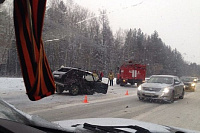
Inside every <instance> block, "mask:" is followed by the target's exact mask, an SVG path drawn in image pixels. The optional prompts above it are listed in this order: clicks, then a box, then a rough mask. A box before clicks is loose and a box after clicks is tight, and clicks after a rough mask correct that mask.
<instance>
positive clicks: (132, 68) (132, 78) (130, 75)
mask: <svg viewBox="0 0 200 133" xmlns="http://www.w3.org/2000/svg"><path fill="white" fill-rule="evenodd" d="M145 76H146V65H141V64H134V63H133V62H132V61H129V62H128V63H124V64H123V65H122V66H121V67H120V68H119V73H117V80H116V83H117V84H120V86H124V85H126V84H127V83H130V84H131V85H134V84H135V83H137V86H139V85H140V84H142V83H143V82H144V81H145Z"/></svg>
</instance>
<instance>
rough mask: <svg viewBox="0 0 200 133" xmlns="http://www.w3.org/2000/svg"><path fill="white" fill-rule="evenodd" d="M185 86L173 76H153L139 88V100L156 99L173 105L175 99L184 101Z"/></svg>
mask: <svg viewBox="0 0 200 133" xmlns="http://www.w3.org/2000/svg"><path fill="white" fill-rule="evenodd" d="M184 94H185V90H184V84H183V82H182V81H181V80H180V79H179V78H178V77H177V76H173V75H153V76H151V78H150V79H149V80H148V81H147V82H146V83H143V84H142V85H140V86H139V87H138V90H137V95H138V98H139V100H145V99H154V100H162V101H166V102H170V103H173V102H174V99H175V98H180V99H183V97H184Z"/></svg>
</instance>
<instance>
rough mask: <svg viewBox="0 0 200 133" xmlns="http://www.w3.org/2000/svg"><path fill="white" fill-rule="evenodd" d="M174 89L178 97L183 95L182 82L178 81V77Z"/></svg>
mask: <svg viewBox="0 0 200 133" xmlns="http://www.w3.org/2000/svg"><path fill="white" fill-rule="evenodd" d="M174 88H175V89H176V91H175V95H176V96H177V95H180V94H181V93H182V88H181V81H180V80H179V79H178V77H175V78H174Z"/></svg>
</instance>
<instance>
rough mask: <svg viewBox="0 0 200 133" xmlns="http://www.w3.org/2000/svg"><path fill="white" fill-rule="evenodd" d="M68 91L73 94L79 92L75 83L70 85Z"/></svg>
mask: <svg viewBox="0 0 200 133" xmlns="http://www.w3.org/2000/svg"><path fill="white" fill-rule="evenodd" d="M69 93H70V94H71V95H73V96H75V95H78V93H79V87H78V86H77V85H72V87H71V88H70V90H69Z"/></svg>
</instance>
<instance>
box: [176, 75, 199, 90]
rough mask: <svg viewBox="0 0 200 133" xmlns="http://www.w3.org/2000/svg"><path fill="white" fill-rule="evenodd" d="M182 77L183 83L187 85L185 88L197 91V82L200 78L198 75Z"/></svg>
mask: <svg viewBox="0 0 200 133" xmlns="http://www.w3.org/2000/svg"><path fill="white" fill-rule="evenodd" d="M180 79H181V80H182V81H183V83H184V85H185V90H189V91H195V89H196V83H197V81H198V79H197V78H196V77H186V76H183V77H181V78H180Z"/></svg>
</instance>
